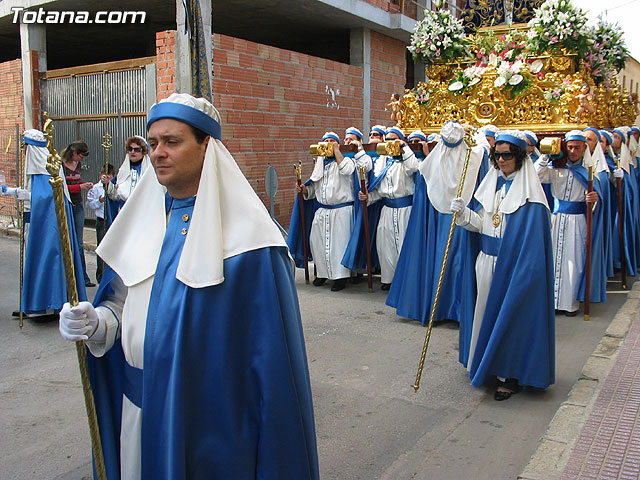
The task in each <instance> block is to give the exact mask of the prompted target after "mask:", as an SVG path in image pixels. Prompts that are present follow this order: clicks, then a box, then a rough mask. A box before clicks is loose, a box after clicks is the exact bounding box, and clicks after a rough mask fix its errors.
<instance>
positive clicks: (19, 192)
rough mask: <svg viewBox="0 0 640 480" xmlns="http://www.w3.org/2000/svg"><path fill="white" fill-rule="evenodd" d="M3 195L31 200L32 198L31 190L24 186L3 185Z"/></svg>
mask: <svg viewBox="0 0 640 480" xmlns="http://www.w3.org/2000/svg"><path fill="white" fill-rule="evenodd" d="M2 195H5V196H8V195H10V196H12V197H13V198H15V199H16V200H30V199H31V193H30V192H29V190H26V189H24V188H20V187H16V188H14V187H7V186H4V185H3V186H2Z"/></svg>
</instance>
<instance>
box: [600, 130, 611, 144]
mask: <svg viewBox="0 0 640 480" xmlns="http://www.w3.org/2000/svg"><path fill="white" fill-rule="evenodd" d="M600 134H601V135H602V136H603V137H604V138H606V139H607V143H608V144H609V145H611V144H612V143H613V137H612V136H611V134H610V133H609V132H607V131H606V130H600Z"/></svg>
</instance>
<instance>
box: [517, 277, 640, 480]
mask: <svg viewBox="0 0 640 480" xmlns="http://www.w3.org/2000/svg"><path fill="white" fill-rule="evenodd" d="M639 310H640V282H635V283H634V284H633V287H632V288H631V290H630V291H629V295H628V297H627V300H626V301H625V303H624V304H623V305H622V307H620V310H618V312H617V313H616V315H615V316H614V317H613V320H611V324H610V325H609V327H608V328H607V330H606V331H605V333H604V336H603V337H602V339H601V340H600V343H598V345H597V346H596V348H595V350H594V351H593V353H592V354H591V356H590V357H589V359H588V360H587V362H586V363H585V365H584V367H583V368H582V375H581V376H580V378H579V379H578V381H577V382H576V383H575V384H574V385H573V387H572V388H571V391H570V392H569V395H568V397H567V400H565V401H564V402H563V403H562V404H561V405H560V407H559V408H558V411H557V412H556V414H555V415H554V417H553V419H551V422H550V423H549V425H548V427H547V430H546V431H545V433H544V434H543V436H542V438H541V439H540V443H538V447H537V449H536V451H535V452H534V454H533V455H532V456H531V459H530V460H529V463H528V464H527V465H526V466H525V468H524V470H523V471H522V473H521V474H520V475H519V476H518V480H558V479H560V477H561V476H562V473H563V471H564V467H565V466H566V465H567V462H568V460H569V457H570V456H571V452H572V450H573V447H574V445H575V443H576V441H577V439H578V436H579V435H580V432H581V431H582V427H583V426H584V423H585V421H586V420H587V418H588V417H589V414H590V413H591V411H592V409H593V405H594V403H595V401H596V398H597V397H598V394H599V393H600V390H601V389H602V386H603V384H604V381H605V380H606V378H607V375H608V374H609V372H610V370H611V368H612V367H613V365H614V363H615V361H616V358H617V357H618V352H619V351H620V348H621V347H622V343H623V342H624V339H625V338H626V336H627V333H628V332H629V329H630V328H631V324H632V322H633V321H634V319H635V318H636V316H637V314H638V311H639Z"/></svg>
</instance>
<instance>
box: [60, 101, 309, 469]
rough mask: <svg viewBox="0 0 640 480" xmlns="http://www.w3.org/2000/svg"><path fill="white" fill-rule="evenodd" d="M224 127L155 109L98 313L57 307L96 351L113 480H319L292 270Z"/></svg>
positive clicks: (172, 108)
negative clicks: (146, 157) (146, 154)
mask: <svg viewBox="0 0 640 480" xmlns="http://www.w3.org/2000/svg"><path fill="white" fill-rule="evenodd" d="M219 118H220V117H219V114H218V112H217V110H216V109H215V108H214V107H213V105H211V103H209V102H208V101H207V100H205V99H202V98H198V99H196V98H194V97H192V96H191V95H187V94H172V95H171V96H170V97H169V98H167V99H165V100H162V101H160V102H159V103H157V104H155V105H154V106H153V107H152V108H151V110H150V111H149V116H148V121H147V128H148V132H149V136H148V138H149V145H150V147H151V150H152V153H151V160H152V164H153V167H154V168H153V169H149V170H147V172H145V174H143V175H142V177H141V179H140V182H139V183H138V185H137V186H136V188H135V190H134V191H133V193H132V194H131V196H130V197H129V200H128V201H127V202H126V203H125V205H124V207H123V208H122V210H121V211H120V213H119V214H118V217H117V218H116V220H115V221H114V223H113V225H112V226H111V228H110V229H109V231H108V232H107V234H106V235H105V237H104V240H103V241H102V243H101V244H100V246H99V247H98V250H97V253H98V254H99V255H100V256H101V257H102V258H103V259H104V261H105V263H106V264H107V265H108V268H107V270H106V271H105V273H104V276H103V279H102V282H101V285H100V288H99V291H98V294H97V296H96V300H95V304H96V305H97V306H96V308H94V307H92V306H91V305H90V304H89V303H87V302H82V303H80V304H79V305H78V306H76V307H73V308H69V306H68V304H67V305H65V308H64V309H63V311H62V312H61V320H60V331H61V333H62V335H63V337H64V338H66V339H68V340H72V341H77V340H81V339H86V340H87V345H88V347H89V349H90V351H91V353H92V354H93V357H92V362H91V373H92V387H93V389H94V396H95V399H96V410H97V414H98V421H99V428H100V436H101V440H102V446H103V450H104V457H105V463H106V468H107V476H108V478H109V479H110V480H111V479H118V478H123V479H138V478H142V479H149V480H151V479H153V480H156V479H166V480H168V479H171V480H180V479H183V480H186V479H240V480H242V479H256V478H260V479H291V480H293V479H317V478H318V465H317V453H316V441H315V430H314V420H313V406H312V399H311V388H310V382H309V375H308V367H307V361H306V354H305V347H304V339H303V334H302V326H301V322H300V312H299V307H298V299H297V295H296V290H295V283H294V278H293V264H292V262H291V259H290V257H289V256H288V250H287V248H286V245H285V243H284V241H283V239H282V236H281V235H280V232H279V230H278V229H277V227H276V226H275V224H274V223H273V222H272V221H271V219H270V217H269V215H268V213H267V211H266V209H265V208H264V205H263V204H262V202H261V201H260V199H259V198H258V196H257V195H256V194H255V192H254V191H253V190H252V188H251V186H250V185H249V183H248V182H247V180H246V179H245V178H244V176H243V175H242V173H241V171H240V169H239V168H238V166H237V165H236V163H235V161H234V160H233V158H232V156H231V154H230V153H229V152H228V151H227V149H226V148H225V147H224V145H223V144H222V142H221V141H220V132H221V128H220V123H219ZM165 189H166V193H165ZM90 357H91V356H90Z"/></svg>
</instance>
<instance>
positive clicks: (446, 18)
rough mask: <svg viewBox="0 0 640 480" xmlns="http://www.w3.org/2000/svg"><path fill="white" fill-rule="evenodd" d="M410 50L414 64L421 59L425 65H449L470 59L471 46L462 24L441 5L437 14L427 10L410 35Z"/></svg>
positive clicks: (436, 11) (435, 11)
mask: <svg viewBox="0 0 640 480" xmlns="http://www.w3.org/2000/svg"><path fill="white" fill-rule="evenodd" d="M407 48H408V50H409V51H410V52H411V53H412V55H413V58H414V60H415V59H417V58H421V59H422V60H423V61H424V63H425V65H427V66H428V65H431V64H432V63H434V62H436V61H442V62H447V61H449V60H455V59H459V58H464V57H466V56H467V55H468V43H467V40H466V35H465V33H464V27H463V26H462V21H461V20H459V19H457V18H455V17H454V16H453V15H452V14H451V12H450V11H449V10H448V9H447V8H445V7H444V3H442V4H440V5H439V6H438V8H437V9H436V10H425V11H424V19H422V20H420V21H418V22H417V23H416V25H415V28H414V31H413V34H412V35H411V45H409V46H408V47H407Z"/></svg>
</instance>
